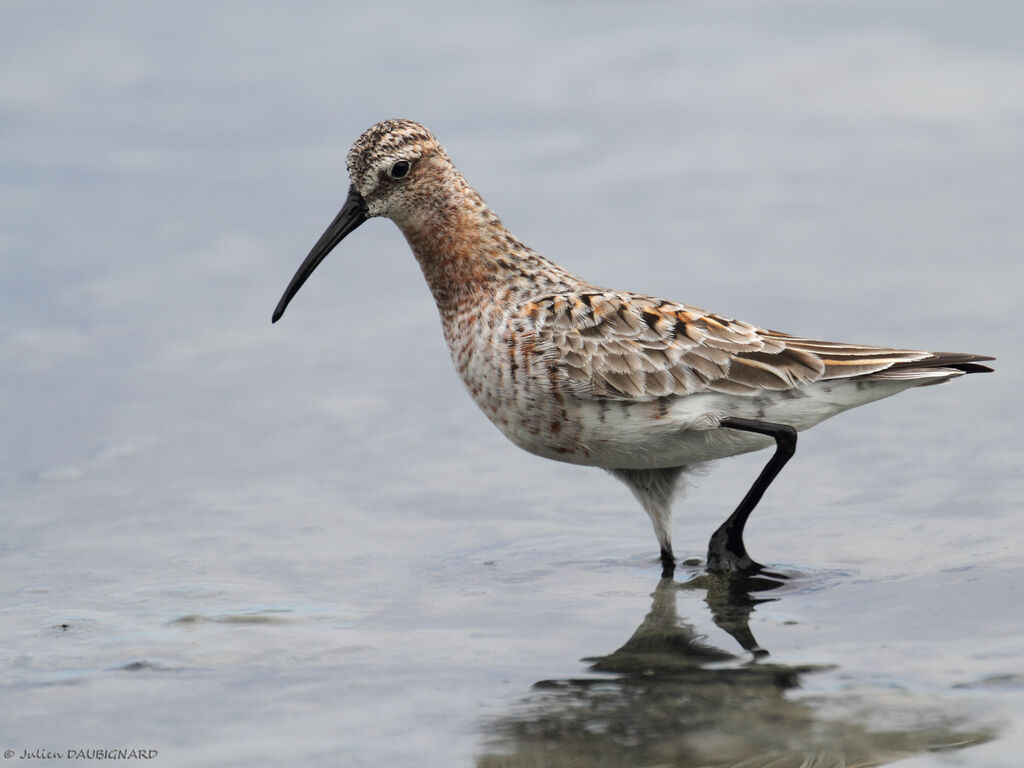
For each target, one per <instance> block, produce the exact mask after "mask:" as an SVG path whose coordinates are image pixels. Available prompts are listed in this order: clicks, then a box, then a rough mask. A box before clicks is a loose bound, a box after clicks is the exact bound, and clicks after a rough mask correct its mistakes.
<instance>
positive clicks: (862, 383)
mask: <svg viewBox="0 0 1024 768" xmlns="http://www.w3.org/2000/svg"><path fill="white" fill-rule="evenodd" d="M867 388H868V383H867V382H866V381H858V382H857V391H858V392H860V391H861V390H862V389H867Z"/></svg>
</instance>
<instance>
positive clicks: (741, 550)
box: [708, 417, 796, 573]
mask: <svg viewBox="0 0 1024 768" xmlns="http://www.w3.org/2000/svg"><path fill="white" fill-rule="evenodd" d="M721 426H723V427H726V428H728V429H738V430H740V431H742V432H756V433H757V434H759V435H769V436H770V437H773V438H774V439H775V455H774V456H772V458H771V459H770V460H769V462H768V463H767V464H765V467H764V469H762V470H761V474H760V475H758V476H757V480H755V481H754V484H753V485H752V486H750V490H749V491H747V495H746V496H744V497H743V501H741V502H740V504H739V506H738V507H736V510H735V511H734V512H733V513H732V514H731V515H729V519H728V520H726V521H725V522H724V523H722V525H721V526H720V527H719V528H718V530H717V531H715V532H714V533H713V534H712V535H711V542H710V543H709V544H708V570H710V571H715V572H718V573H750V572H752V571H758V570H760V569H761V565H760V563H756V562H754V561H753V560H751V559H750V556H749V555H748V554H747V549H746V547H744V546H743V527H744V526H745V525H746V524H747V518H748V517H750V513H751V512H753V511H754V507H756V506H757V502H759V501H760V500H761V497H762V496H764V492H765V491H766V490H767V489H768V486H769V485H771V484H772V480H774V479H775V477H776V475H778V474H779V472H780V471H781V470H782V468H783V467H784V466H785V465H786V462H787V461H789V459H790V457H792V455H793V454H794V453H795V452H796V430H795V429H793V427H791V426H789V425H788V424H775V423H773V422H770V421H754V420H753V419H737V418H732V417H729V418H725V419H722V421H721Z"/></svg>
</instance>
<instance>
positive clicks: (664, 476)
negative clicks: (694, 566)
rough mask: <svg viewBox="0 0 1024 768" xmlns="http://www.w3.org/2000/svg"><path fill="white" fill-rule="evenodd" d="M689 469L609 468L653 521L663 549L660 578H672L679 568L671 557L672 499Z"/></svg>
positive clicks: (655, 533) (655, 532)
mask: <svg viewBox="0 0 1024 768" xmlns="http://www.w3.org/2000/svg"><path fill="white" fill-rule="evenodd" d="M684 469H686V467H668V468H665V469H609V470H608V471H609V472H611V473H612V474H613V475H615V477H617V478H619V480H621V481H622V482H624V483H625V484H626V485H627V486H628V487H629V490H631V491H632V492H633V495H634V496H635V497H636V499H637V501H639V502H640V503H641V504H642V505H643V508H644V510H645V511H646V512H647V514H648V515H649V516H650V518H651V524H652V525H653V526H654V535H655V536H657V537H658V544H659V545H660V546H661V575H662V577H664V578H670V577H671V576H672V574H673V573H675V569H676V559H675V557H674V556H673V554H672V496H673V495H674V494H675V490H676V482H677V481H678V480H679V476H680V475H681V474H682V473H683V470H684Z"/></svg>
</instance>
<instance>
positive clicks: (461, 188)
mask: <svg viewBox="0 0 1024 768" xmlns="http://www.w3.org/2000/svg"><path fill="white" fill-rule="evenodd" d="M460 181H461V179H460ZM448 192H449V194H446V195H444V196H443V198H442V199H440V200H435V201H433V202H434V204H433V205H430V206H423V207H422V208H419V209H418V210H417V213H416V218H414V219H413V218H410V219H407V220H404V221H396V223H397V224H398V226H399V228H400V229H401V230H402V233H403V234H404V235H405V238H406V240H407V241H408V242H409V246H410V248H411V249H412V251H413V253H414V254H415V256H416V260H417V261H418V262H419V264H420V268H421V269H422V270H423V276H424V277H425V278H426V280H427V284H428V285H429V286H430V291H431V293H432V294H433V296H434V300H435V301H436V302H437V307H438V310H439V311H440V312H441V316H442V317H443V318H451V317H453V316H454V315H456V314H460V313H465V312H475V311H476V310H477V309H479V308H480V307H481V306H484V305H486V304H488V303H491V302H508V301H516V300H522V299H524V298H527V297H529V296H536V295H539V294H543V293H551V292H555V291H559V290H567V289H569V288H572V287H577V286H580V285H583V284H584V283H583V282H582V281H581V280H579V279H578V278H576V277H575V276H573V275H572V274H570V273H569V272H567V271H565V270H564V269H562V268H561V267H559V266H557V265H556V264H553V263H551V262H550V261H548V260H547V259H545V258H544V257H543V256H541V255H540V254H538V253H535V252H534V251H533V250H531V249H530V248H528V247H527V246H525V245H524V244H523V243H521V242H520V241H519V240H517V239H516V238H515V237H514V236H513V235H512V233H511V232H509V231H508V229H506V228H505V225H504V224H502V223H501V219H499V218H498V216H497V215H496V214H495V213H494V212H493V211H491V209H490V208H488V207H487V205H486V203H484V201H483V198H481V197H480V195H479V194H478V193H477V192H476V190H474V189H473V188H472V187H470V186H469V185H468V184H466V183H465V182H464V181H461V183H460V184H455V185H453V186H452V187H450V188H449V190H448Z"/></svg>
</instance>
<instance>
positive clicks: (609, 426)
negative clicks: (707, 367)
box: [503, 380, 920, 469]
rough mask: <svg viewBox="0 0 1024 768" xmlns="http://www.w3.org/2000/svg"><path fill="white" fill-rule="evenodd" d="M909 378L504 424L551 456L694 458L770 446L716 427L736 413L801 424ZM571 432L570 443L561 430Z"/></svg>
mask: <svg viewBox="0 0 1024 768" xmlns="http://www.w3.org/2000/svg"><path fill="white" fill-rule="evenodd" d="M919 383H920V382H907V381H877V382H876V381H860V382H858V381H843V380H839V381H829V382H819V383H815V384H812V385H810V386H808V387H806V388H803V389H799V390H788V391H786V392H782V393H780V392H766V393H763V394H760V395H750V396H737V395H724V394H712V393H706V394H697V395H688V396H685V397H680V398H670V399H663V400H662V401H652V402H623V401H614V400H602V401H598V400H574V401H572V402H569V403H566V405H567V406H568V407H567V415H566V417H567V420H569V421H571V422H572V425H571V426H568V425H567V427H566V428H565V430H564V432H563V431H561V430H560V436H561V438H562V439H559V440H554V439H551V436H549V435H545V434H544V432H543V431H542V432H540V433H537V432H534V431H529V432H522V433H520V432H519V431H518V430H516V429H515V428H514V426H513V427H512V428H510V429H509V428H504V429H503V431H504V432H505V433H506V435H507V436H508V437H509V438H510V439H511V440H512V441H513V442H514V443H516V444H517V445H519V446H520V447H521V448H523V449H525V450H527V451H530V452H531V453H535V454H538V455H540V456H545V457H547V458H550V459H555V460H557V461H565V462H569V463H573V464H583V465H587V466H596V467H604V468H609V469H653V468H659V467H678V466H683V465H687V464H696V463H700V462H704V461H711V460H713V459H720V458H724V457H726V456H735V455H736V454H739V453H746V452H748V451H755V450H759V449H761V448H768V447H770V446H772V445H774V440H773V439H772V438H771V437H767V436H765V435H758V434H754V433H751V432H743V431H740V430H736V429H727V428H720V427H719V426H718V424H719V422H720V421H721V419H723V418H725V417H727V416H734V417H739V418H744V419H753V420H759V421H766V422H774V423H777V424H787V425H789V426H792V427H793V428H795V429H796V430H798V431H800V430H804V429H808V428H809V427H812V426H814V425H815V424H818V423H819V422H821V421H824V420H825V419H827V418H829V417H830V416H834V415H836V414H837V413H841V412H842V411H845V410H847V409H849V408H853V407H855V406H857V405H862V404H864V403H867V402H871V401H873V400H878V399H881V398H883V397H888V396H890V395H894V394H896V393H897V392H900V391H902V390H904V389H907V388H908V387H911V386H916V385H917V384H919ZM566 432H569V433H572V435H573V439H572V442H571V444H568V445H567V443H566V441H565V439H564V438H565V437H566V435H565V433H566Z"/></svg>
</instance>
